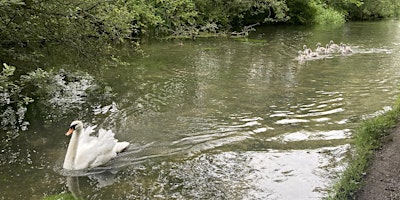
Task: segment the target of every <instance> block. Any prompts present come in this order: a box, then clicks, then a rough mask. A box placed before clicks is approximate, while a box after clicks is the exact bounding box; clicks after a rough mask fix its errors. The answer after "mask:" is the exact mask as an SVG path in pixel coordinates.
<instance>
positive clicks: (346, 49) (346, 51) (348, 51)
mask: <svg viewBox="0 0 400 200" xmlns="http://www.w3.org/2000/svg"><path fill="white" fill-rule="evenodd" d="M340 52H341V53H342V54H351V53H353V49H351V47H349V46H347V45H346V44H343V43H340Z"/></svg>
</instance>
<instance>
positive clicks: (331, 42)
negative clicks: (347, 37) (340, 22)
mask: <svg viewBox="0 0 400 200" xmlns="http://www.w3.org/2000/svg"><path fill="white" fill-rule="evenodd" d="M329 48H331V49H332V50H334V51H337V50H339V45H337V44H335V43H334V42H333V40H331V41H329Z"/></svg>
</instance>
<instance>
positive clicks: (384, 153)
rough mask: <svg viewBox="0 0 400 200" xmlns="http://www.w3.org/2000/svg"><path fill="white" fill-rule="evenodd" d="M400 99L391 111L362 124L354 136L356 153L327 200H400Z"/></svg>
mask: <svg viewBox="0 0 400 200" xmlns="http://www.w3.org/2000/svg"><path fill="white" fill-rule="evenodd" d="M399 116H400V99H399V100H398V101H397V102H396V103H395V105H394V106H393V109H392V110H390V111H388V112H386V113H384V114H382V115H379V116H377V117H375V118H372V119H368V120H366V121H364V122H363V123H362V124H361V125H360V127H359V128H358V129H357V130H356V132H355V133H354V135H355V138H354V146H355V152H354V154H353V155H352V158H351V159H350V160H351V161H350V163H349V166H348V167H347V169H346V170H345V171H344V172H343V175H342V178H341V179H340V181H339V182H338V183H337V185H336V186H335V188H334V189H335V196H334V197H331V198H330V199H343V200H345V199H399V198H400V194H399V191H400V177H398V173H399V169H400V155H399V154H398V153H397V152H399V151H400V125H399V124H398V122H399Z"/></svg>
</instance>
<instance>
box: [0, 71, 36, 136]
mask: <svg viewBox="0 0 400 200" xmlns="http://www.w3.org/2000/svg"><path fill="white" fill-rule="evenodd" d="M14 72H15V67H13V66H10V65H7V64H5V63H4V64H3V70H2V72H1V74H0V105H1V110H0V113H1V114H0V115H1V119H2V120H1V128H2V129H3V130H20V129H21V130H25V129H26V127H27V125H28V124H29V123H28V122H26V121H25V113H26V111H27V105H28V104H30V103H32V102H33V99H32V98H30V97H28V96H26V95H24V94H22V90H23V88H24V86H25V84H26V83H25V82H23V81H15V80H13V79H14Z"/></svg>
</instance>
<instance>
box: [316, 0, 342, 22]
mask: <svg viewBox="0 0 400 200" xmlns="http://www.w3.org/2000/svg"><path fill="white" fill-rule="evenodd" d="M310 6H311V7H313V8H315V10H316V13H315V16H314V20H313V23H315V24H343V23H344V22H345V21H346V20H345V12H340V11H338V10H335V9H334V8H333V7H329V6H328V5H326V4H324V3H321V2H310Z"/></svg>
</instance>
